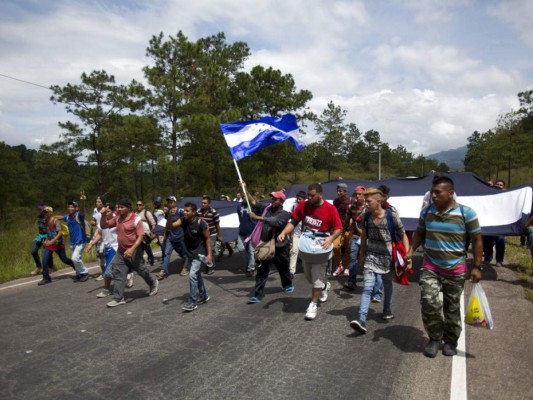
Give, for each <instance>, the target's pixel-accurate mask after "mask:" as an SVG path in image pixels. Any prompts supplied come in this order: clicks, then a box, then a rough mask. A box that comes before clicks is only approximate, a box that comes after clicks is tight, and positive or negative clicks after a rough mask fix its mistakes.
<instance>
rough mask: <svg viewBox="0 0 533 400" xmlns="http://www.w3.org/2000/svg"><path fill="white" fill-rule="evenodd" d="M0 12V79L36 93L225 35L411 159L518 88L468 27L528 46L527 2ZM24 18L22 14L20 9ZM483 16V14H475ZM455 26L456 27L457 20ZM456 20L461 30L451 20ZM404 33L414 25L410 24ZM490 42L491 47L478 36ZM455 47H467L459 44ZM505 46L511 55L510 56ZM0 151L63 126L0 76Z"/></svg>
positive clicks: (123, 77)
mask: <svg viewBox="0 0 533 400" xmlns="http://www.w3.org/2000/svg"><path fill="white" fill-rule="evenodd" d="M32 4H33V3H30V5H28V4H27V2H15V1H12V2H7V3H6V2H2V3H0V73H1V74H5V75H10V76H14V77H17V78H20V79H24V80H27V81H30V82H34V83H38V84H41V85H44V86H49V85H52V84H59V85H64V84H66V83H68V82H71V83H77V82H79V77H80V74H81V73H82V72H88V73H89V72H91V71H92V70H95V69H105V70H106V71H107V72H108V73H110V74H113V75H115V78H116V80H117V82H118V83H128V82H129V81H131V79H137V80H140V81H144V78H143V73H142V67H143V66H145V65H147V64H148V63H149V62H150V60H149V59H148V58H147V57H146V55H145V50H146V47H147V46H148V42H149V40H150V38H151V37H152V35H157V34H159V32H164V35H165V37H168V36H169V35H172V36H175V35H176V33H177V32H178V31H179V30H182V31H183V33H184V34H185V35H186V36H187V37H188V38H189V39H190V40H196V39H198V38H199V37H205V36H208V35H212V34H216V33H218V32H225V34H226V37H227V41H228V43H231V42H234V41H244V42H246V43H248V45H249V46H250V48H251V51H252V56H251V57H250V59H249V60H248V61H247V62H246V65H245V66H246V68H250V67H251V66H253V65H257V64H261V65H263V66H273V67H274V68H277V69H280V70H281V71H282V72H283V73H285V74H287V73H290V74H292V75H293V77H294V79H295V82H296V85H297V87H298V88H299V89H308V90H311V91H312V92H313V94H314V96H315V98H314V99H313V101H312V102H311V104H310V106H311V108H312V109H313V110H314V111H315V112H317V113H318V114H320V113H321V112H322V110H323V109H324V108H325V106H326V104H327V102H328V101H329V100H333V101H334V102H335V103H336V104H338V105H341V106H342V107H344V108H346V109H347V110H348V122H354V123H356V124H357V125H358V126H359V128H360V129H361V130H363V131H366V130H369V129H375V130H377V131H379V132H380V134H381V137H382V140H384V141H387V142H389V143H390V144H391V146H393V147H394V146H396V145H398V144H403V145H404V146H405V147H407V148H408V150H409V151H412V152H414V153H416V154H418V153H424V154H430V153H431V152H435V151H439V150H445V149H447V148H456V147H459V146H462V145H464V144H465V143H466V137H468V136H469V135H470V134H471V133H472V132H473V131H474V130H479V131H484V130H487V129H489V128H491V127H493V126H494V125H495V121H496V119H497V117H498V115H500V114H504V113H506V112H508V111H510V110H511V109H512V108H513V107H516V93H518V92H519V91H521V90H524V89H525V88H527V87H531V85H532V84H533V82H532V79H533V78H532V75H531V55H530V54H529V55H528V54H523V52H520V49H519V48H517V50H516V51H515V52H514V53H513V55H514V57H516V58H512V59H511V58H509V57H501V56H500V55H499V54H498V53H496V52H495V53H491V52H486V54H485V53H483V54H482V55H480V54H479V53H478V52H476V51H477V50H478V49H485V48H490V46H491V45H492V44H493V42H491V41H484V40H488V39H485V37H484V35H479V36H476V38H475V40H474V39H471V40H470V38H471V37H472V36H473V35H472V32H471V31H470V30H469V29H471V27H470V25H469V24H466V26H463V25H464V22H465V18H467V17H468V18H467V19H469V22H470V21H472V24H473V25H472V26H474V24H475V27H476V28H482V30H485V31H486V32H488V33H493V35H492V38H494V37H497V36H498V35H497V33H499V32H496V33H494V31H493V29H494V17H496V18H499V19H500V20H501V21H503V22H504V23H505V24H507V25H508V26H509V29H512V30H513V31H511V32H514V31H515V32H516V34H515V36H511V37H510V38H506V40H507V41H506V42H505V43H506V45H507V43H509V44H508V46H514V45H515V42H518V41H519V40H518V39H517V40H515V41H513V40H510V39H515V38H520V40H523V41H524V42H526V43H528V44H529V46H530V48H532V47H533V34H532V28H531V25H532V24H531V23H530V21H531V19H532V18H531V15H532V11H531V7H532V5H531V4H533V3H532V2H530V1H527V0H516V1H501V2H497V3H496V4H494V2H493V3H492V5H489V6H487V5H486V3H485V2H484V1H481V0H478V1H473V0H450V1H446V2H443V1H436V0H435V1H420V0H405V1H403V0H402V1H399V0H397V1H392V2H388V3H387V4H386V5H383V4H381V2H375V1H370V0H366V1H363V0H361V1H349V0H346V1H338V0H332V1H330V2H324V1H322V0H291V1H282V0H273V1H269V2H257V1H255V0H220V1H212V0H196V1H194V2H192V1H191V2H184V1H168V0H154V1H149V2H144V1H141V0H128V1H120V2H118V1H117V2H107V1H104V0H89V1H82V0H58V1H55V2H53V3H50V5H48V4H47V5H46V6H41V5H40V2H35V3H34V4H33V6H32ZM32 7H33V8H32ZM487 7H488V10H489V15H488V16H487V14H485V13H483V12H479V10H483V9H484V8H485V9H486V8H487ZM466 16H467V17H466ZM459 18H463V19H459ZM414 24H416V25H414ZM488 36H490V35H488ZM467 39H468V40H467ZM513 48H514V47H513ZM0 82H1V84H0V140H4V141H6V142H8V143H9V144H12V145H16V144H19V143H24V144H26V145H27V146H31V147H37V146H36V145H34V144H35V143H40V142H51V141H53V140H55V139H56V138H57V136H58V135H59V128H58V126H57V122H58V121H64V120H66V119H68V118H69V117H70V116H68V115H67V114H66V112H65V110H64V107H63V105H56V106H54V105H53V104H52V103H51V102H50V101H49V97H50V95H51V92H49V91H47V90H46V89H42V88H38V87H34V86H31V85H27V84H22V83H20V82H16V81H10V80H7V79H6V78H2V77H0Z"/></svg>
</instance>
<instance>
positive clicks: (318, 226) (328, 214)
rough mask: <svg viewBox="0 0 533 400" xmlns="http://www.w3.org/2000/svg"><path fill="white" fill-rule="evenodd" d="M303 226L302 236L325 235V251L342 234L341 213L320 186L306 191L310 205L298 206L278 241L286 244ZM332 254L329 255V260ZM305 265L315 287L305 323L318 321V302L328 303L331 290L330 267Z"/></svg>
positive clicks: (305, 269) (305, 263)
mask: <svg viewBox="0 0 533 400" xmlns="http://www.w3.org/2000/svg"><path fill="white" fill-rule="evenodd" d="M300 222H303V227H302V231H303V233H304V232H305V231H306V230H309V231H311V232H316V233H318V234H321V235H325V236H324V240H323V242H322V247H323V248H324V249H328V248H329V247H332V244H333V242H334V240H335V239H336V238H337V237H338V236H339V235H340V234H341V232H342V222H341V219H340V218H339V213H338V211H337V209H336V208H335V207H334V206H333V204H331V203H329V202H327V201H326V200H324V198H323V189H322V185H321V184H319V183H313V184H311V185H309V186H308V187H307V201H302V202H300V204H298V206H297V207H296V209H295V210H294V212H293V213H292V215H291V219H290V221H289V223H288V224H287V226H286V227H285V229H283V231H282V232H281V233H280V234H279V236H278V241H280V242H283V241H284V240H285V239H286V236H287V235H288V234H289V233H291V232H292V231H293V230H294V228H295V227H296V226H297V225H298V224H299V223H300ZM303 233H302V234H303ZM300 240H302V239H300ZM331 253H332V252H330V254H329V257H330V258H331ZM302 265H303V270H304V275H305V277H306V279H307V281H308V282H309V283H310V284H311V285H312V287H313V289H312V291H311V303H309V306H308V307H307V311H306V313H305V319H306V320H308V321H312V320H314V319H315V318H316V315H317V312H318V302H319V301H320V302H322V303H323V302H325V301H326V300H327V299H328V290H329V288H330V286H331V284H330V283H329V282H326V283H324V280H325V272H326V266H327V263H326V264H324V263H318V262H312V261H309V260H302Z"/></svg>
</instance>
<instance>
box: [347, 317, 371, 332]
mask: <svg viewBox="0 0 533 400" xmlns="http://www.w3.org/2000/svg"><path fill="white" fill-rule="evenodd" d="M350 327H351V328H352V329H354V330H356V331H357V332H360V333H366V332H367V331H368V330H367V329H366V322H365V321H359V320H357V319H354V320H353V321H352V322H350Z"/></svg>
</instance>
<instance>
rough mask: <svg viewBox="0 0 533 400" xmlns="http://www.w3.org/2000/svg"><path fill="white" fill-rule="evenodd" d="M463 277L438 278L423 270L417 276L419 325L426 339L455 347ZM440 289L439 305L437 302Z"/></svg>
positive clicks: (462, 275) (458, 326) (441, 275)
mask: <svg viewBox="0 0 533 400" xmlns="http://www.w3.org/2000/svg"><path fill="white" fill-rule="evenodd" d="M465 279H466V274H460V275H447V274H438V273H436V272H433V271H430V270H428V269H426V268H422V270H421V272H420V291H421V293H420V304H421V306H422V321H423V322H424V328H425V330H426V332H427V334H428V336H429V338H430V339H433V340H441V339H442V340H444V341H445V342H447V343H450V344H452V345H454V346H457V340H458V339H459V336H461V330H462V327H461V294H462V293H463V289H464V284H465ZM441 289H442V294H443V301H441V300H440V298H439V292H440V291H441Z"/></svg>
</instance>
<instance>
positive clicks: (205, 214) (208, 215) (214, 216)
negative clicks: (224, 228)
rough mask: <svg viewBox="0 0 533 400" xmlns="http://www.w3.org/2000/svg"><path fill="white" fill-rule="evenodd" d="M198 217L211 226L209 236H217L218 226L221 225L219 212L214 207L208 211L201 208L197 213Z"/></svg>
mask: <svg viewBox="0 0 533 400" xmlns="http://www.w3.org/2000/svg"><path fill="white" fill-rule="evenodd" d="M197 215H198V216H199V217H200V218H202V219H203V220H204V221H205V222H207V226H209V236H215V235H216V234H217V227H216V225H217V224H220V216H219V215H218V212H217V210H215V209H214V208H212V207H209V208H208V209H207V210H203V209H202V208H200V209H199V210H198V211H197Z"/></svg>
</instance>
